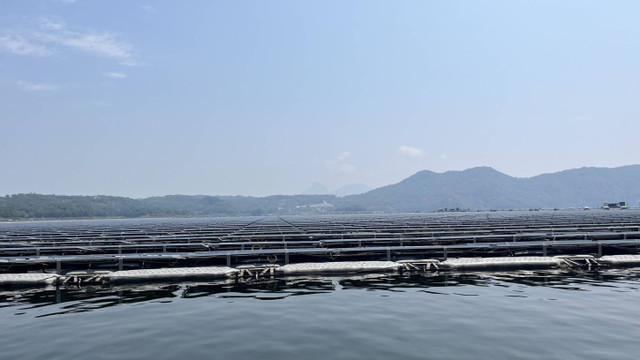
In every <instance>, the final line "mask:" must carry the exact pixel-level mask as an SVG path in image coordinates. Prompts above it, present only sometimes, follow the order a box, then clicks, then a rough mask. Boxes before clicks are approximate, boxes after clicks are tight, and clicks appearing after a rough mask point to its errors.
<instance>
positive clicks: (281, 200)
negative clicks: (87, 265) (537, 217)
mask: <svg viewBox="0 0 640 360" xmlns="http://www.w3.org/2000/svg"><path fill="white" fill-rule="evenodd" d="M312 188H313V187H312ZM317 189H320V190H322V189H321V188H320V187H317ZM324 189H326V188H324ZM619 201H625V202H627V203H628V205H629V206H634V207H635V206H638V205H639V204H640V165H630V166H623V167H619V168H593V167H590V168H581V169H573V170H565V171H561V172H557V173H551V174H542V175H538V176H534V177H530V178H515V177H511V176H509V175H506V174H503V173H501V172H499V171H496V170H494V169H492V168H489V167H477V168H473V169H468V170H464V171H447V172H445V173H435V172H432V171H428V170H424V171H420V172H418V173H416V174H414V175H413V176H410V177H408V178H406V179H404V180H402V181H401V182H399V183H397V184H393V185H388V186H384V187H381V188H378V189H374V190H371V191H368V192H365V193H364V194H359V195H350V196H344V197H337V196H335V195H329V194H327V195H291V196H286V195H274V196H267V197H251V196H208V195H195V196H187V195H167V196H161V197H150V198H146V199H129V198H124V197H115V196H62V195H39V194H17V195H7V196H4V197H0V219H3V218H4V219H30V218H87V217H141V216H211V215H214V216H220V215H224V216H241V215H294V214H318V213H354V212H374V211H376V212H378V211H383V212H411V211H433V210H438V209H444V208H447V209H455V208H459V209H471V210H486V209H522V208H556V207H557V208H567V207H582V206H585V205H586V206H590V207H600V206H602V204H603V203H605V202H619Z"/></svg>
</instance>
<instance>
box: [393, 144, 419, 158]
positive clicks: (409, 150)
mask: <svg viewBox="0 0 640 360" xmlns="http://www.w3.org/2000/svg"><path fill="white" fill-rule="evenodd" d="M398 154H400V155H402V156H405V157H410V158H417V157H422V150H420V149H418V148H415V147H412V146H407V145H402V146H400V147H399V148H398Z"/></svg>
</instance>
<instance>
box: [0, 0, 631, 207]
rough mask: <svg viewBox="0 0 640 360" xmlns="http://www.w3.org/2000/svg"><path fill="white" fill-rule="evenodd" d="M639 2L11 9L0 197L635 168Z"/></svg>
mask: <svg viewBox="0 0 640 360" xmlns="http://www.w3.org/2000/svg"><path fill="white" fill-rule="evenodd" d="M639 13H640V3H639V2H637V1H584V0H579V1H512V0H508V1H189V2H180V1H135V0H131V1H106V0H105V1H101V0H76V1H70V0H67V1H62V0H40V1H35V0H34V1H22V0H20V1H18V0H15V1H13V0H5V1H3V3H2V11H0V99H1V100H0V134H1V135H0V151H1V152H2V156H1V157H0V171H1V172H0V194H13V193H21V192H37V193H45V194H52V193H56V194H81V195H94V194H106V195H124V196H131V197H146V196H152V195H164V194H209V195H232V194H241V195H255V196H263V195H269V194H294V193H300V192H302V191H304V190H305V189H306V188H307V187H309V186H310V185H311V184H312V183H313V182H320V183H322V184H324V185H326V186H327V187H328V188H330V189H336V188H338V187H340V186H343V185H347V184H351V183H365V184H367V185H369V186H371V187H378V186H383V185H387V184H390V183H394V182H397V181H400V180H402V179H403V178H406V177H408V176H410V175H412V174H413V173H415V172H417V171H420V170H424V169H428V170H432V171H436V172H443V171H448V170H462V169H466V168H470V167H475V166H491V167H494V168H495V169H497V170H499V171H502V172H504V173H506V174H509V175H512V176H519V177H529V176H533V175H538V174H541V173H547V172H555V171H559V170H563V169H569V168H578V167H583V166H604V167H615V166H621V165H629V164H637V163H640V161H639V154H640V151H638V149H637V145H636V144H637V139H638V134H640V122H639V121H638V119H639V116H638V115H640V100H639V98H640V96H639V95H640V46H639V45H640V44H639V40H638V39H640V22H638V21H637V14H639Z"/></svg>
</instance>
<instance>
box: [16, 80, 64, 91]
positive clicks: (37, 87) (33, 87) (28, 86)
mask: <svg viewBox="0 0 640 360" xmlns="http://www.w3.org/2000/svg"><path fill="white" fill-rule="evenodd" d="M17 84H18V86H20V87H21V88H22V89H24V90H28V91H53V90H58V89H59V88H60V86H58V85H55V84H45V83H32V82H27V81H18V82H17Z"/></svg>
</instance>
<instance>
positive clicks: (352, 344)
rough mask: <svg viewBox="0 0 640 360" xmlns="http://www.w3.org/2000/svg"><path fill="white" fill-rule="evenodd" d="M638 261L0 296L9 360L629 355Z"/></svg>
mask: <svg viewBox="0 0 640 360" xmlns="http://www.w3.org/2000/svg"><path fill="white" fill-rule="evenodd" d="M639 289H640V269H620V270H606V271H601V272H566V271H565V272H558V271H536V272H531V271H527V272H524V271H522V272H515V273H511V274H498V273H461V274H427V275H413V276H388V275H385V276H367V277H355V278H354V277H317V278H304V279H302V278H297V279H278V280H270V281H261V282H244V283H234V282H227V283H177V284H155V285H137V286H121V287H88V288H60V289H56V288H48V289H24V290H11V291H9V290H5V291H2V292H0V319H2V325H3V326H1V327H0V348H1V349H2V358H4V359H73V358H78V359H80V358H93V359H150V358H153V359H176V358H182V359H204V358H206V359H212V358H213V359H217V358H219V359H241V358H246V359H255V358H265V359H299V358H304V359H327V358H338V359H390V358H401V359H461V358H474V359H543V358H547V359H551V358H553V359H565V360H567V359H581V360H584V359H637V358H638V353H639V352H640V343H639V342H638V337H639V336H640V305H639V301H640V291H639Z"/></svg>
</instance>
